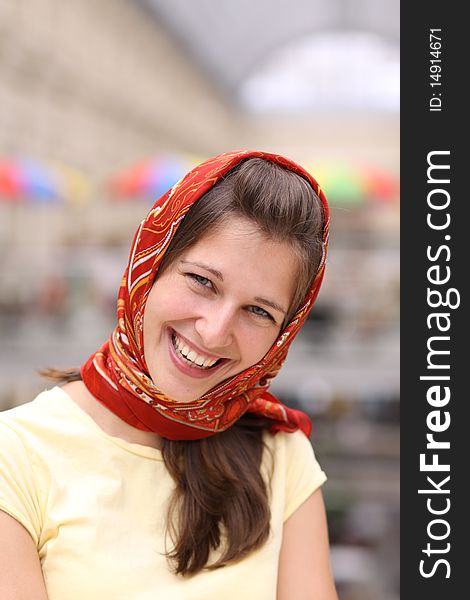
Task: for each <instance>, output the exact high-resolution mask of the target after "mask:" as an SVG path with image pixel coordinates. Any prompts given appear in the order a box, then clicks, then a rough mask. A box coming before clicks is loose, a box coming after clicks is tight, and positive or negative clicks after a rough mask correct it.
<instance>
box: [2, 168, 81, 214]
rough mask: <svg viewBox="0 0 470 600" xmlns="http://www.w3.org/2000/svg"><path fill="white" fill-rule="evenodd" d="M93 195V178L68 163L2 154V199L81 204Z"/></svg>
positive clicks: (16, 201)
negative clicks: (4, 155)
mask: <svg viewBox="0 0 470 600" xmlns="http://www.w3.org/2000/svg"><path fill="white" fill-rule="evenodd" d="M90 195H91V184H90V182H89V180H88V179H87V178H86V177H85V176H84V175H83V174H82V173H80V172H79V171H77V170H76V169H74V168H72V167H70V166H68V165H65V164H63V163H58V162H50V161H41V162H39V161H36V160H33V159H30V158H19V159H18V158H15V159H13V158H8V159H6V158H5V159H2V158H0V199H1V200H6V201H8V202H14V203H18V202H46V203H49V202H52V203H57V202H62V201H66V202H72V203H75V204H80V203H83V202H84V201H86V200H88V199H89V197H90Z"/></svg>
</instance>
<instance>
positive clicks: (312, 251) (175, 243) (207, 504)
mask: <svg viewBox="0 0 470 600" xmlns="http://www.w3.org/2000/svg"><path fill="white" fill-rule="evenodd" d="M233 216H239V217H243V218H246V219H249V220H251V221H252V222H254V223H256V225H257V226H258V227H259V228H260V230H261V231H262V232H264V233H265V234H266V235H267V236H268V237H269V238H270V239H273V240H275V241H279V242H288V243H289V244H290V245H291V246H292V248H293V249H294V250H295V252H296V253H297V256H298V258H299V262H298V269H299V271H298V277H297V289H296V290H295V293H294V297H293V299H292V303H291V307H290V311H289V314H288V317H287V319H286V322H288V321H289V320H290V319H291V317H292V316H293V314H295V312H296V310H297V308H298V307H299V305H300V303H301V302H302V300H303V298H304V297H305V295H306V292H307V290H308V289H309V287H310V285H311V282H312V280H313V278H314V276H315V274H316V272H317V270H318V266H319V264H320V260H321V256H322V232H323V225H324V215H323V209H322V206H321V203H320V200H319V199H318V197H317V196H316V194H315V192H314V191H313V189H312V187H311V186H310V184H309V183H308V182H307V181H306V180H304V179H303V178H302V177H300V176H299V175H297V174H295V173H293V172H292V171H289V170H287V169H284V168H283V167H280V166H279V165H277V164H274V163H271V162H269V161H266V160H263V159H258V158H253V159H248V160H246V161H243V162H242V163H241V164H239V165H237V167H235V168H234V169H232V170H231V171H230V172H229V173H228V174H227V175H226V176H225V177H224V178H223V179H222V180H220V181H219V182H218V183H217V184H216V185H215V186H214V187H213V188H211V189H210V190H209V191H208V192H207V193H206V194H205V195H204V196H203V197H202V198H200V199H199V200H198V201H197V202H196V203H195V204H194V205H193V206H192V207H191V209H190V210H189V212H188V214H187V216H186V217H185V219H184V220H183V222H182V223H181V225H180V226H179V228H178V230H177V232H176V234H175V237H174V238H173V240H172V242H171V244H170V246H169V248H168V250H167V251H166V254H165V256H164V258H163V261H162V263H161V265H160V268H159V271H158V274H159V275H160V274H161V273H162V272H163V271H164V270H165V269H166V268H167V267H168V266H169V265H170V264H171V263H173V262H174V261H175V260H176V259H177V258H178V257H179V256H180V255H181V254H182V252H184V251H185V250H186V249H187V248H189V247H190V246H192V245H193V244H195V243H196V242H197V241H198V240H199V239H200V238H201V237H202V236H203V235H204V234H205V233H206V232H207V231H209V230H210V231H214V229H215V228H217V227H220V226H222V225H223V223H224V222H226V220H227V218H230V217H233ZM42 374H43V375H45V376H48V377H50V378H52V379H54V380H55V381H57V382H61V383H65V382H67V381H74V380H77V379H80V373H79V372H78V371H72V370H71V371H68V372H61V371H59V370H54V369H49V370H48V371H43V372H42ZM268 426H269V422H268V420H261V419H258V418H256V417H253V416H249V415H248V414H247V415H244V416H243V417H242V418H241V419H240V420H239V421H238V422H237V423H235V424H234V425H233V426H232V427H231V428H229V429H227V430H226V431H224V432H221V433H218V434H217V435H214V436H211V437H209V438H206V439H202V440H194V441H172V440H167V439H163V447H162V454H163V459H164V462H165V466H166V467H167V469H168V471H169V473H170V474H171V476H172V478H173V480H174V481H175V489H174V492H173V494H172V497H171V499H170V504H169V509H168V515H167V517H168V518H167V531H168V534H169V536H170V539H171V542H172V544H173V549H172V550H171V551H169V552H168V554H167V556H168V558H169V559H171V560H172V561H173V564H174V571H175V572H176V573H179V574H182V575H190V574H194V573H197V572H198V571H200V570H202V569H204V568H206V569H214V568H218V567H222V566H224V565H225V564H227V563H228V562H230V561H235V560H240V559H241V558H243V557H244V556H246V555H247V554H248V553H250V552H252V551H253V550H255V549H257V548H259V547H260V546H262V545H263V544H264V543H265V541H266V540H267V537H268V535H269V521H270V509H269V498H268V488H267V481H266V479H265V477H263V475H262V473H261V461H262V457H263V449H264V444H263V430H264V429H266V428H267V427H268ZM212 552H215V553H216V554H215V555H216V557H217V558H215V559H214V558H213V556H211V553H212Z"/></svg>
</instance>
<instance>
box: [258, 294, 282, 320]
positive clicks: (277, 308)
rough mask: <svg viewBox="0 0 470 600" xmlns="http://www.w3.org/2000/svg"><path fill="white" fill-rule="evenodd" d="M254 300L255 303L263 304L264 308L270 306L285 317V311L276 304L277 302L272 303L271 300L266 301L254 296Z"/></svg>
mask: <svg viewBox="0 0 470 600" xmlns="http://www.w3.org/2000/svg"><path fill="white" fill-rule="evenodd" d="M254 300H255V301H256V302H259V303H260V304H265V305H266V306H270V307H271V308H274V310H278V311H279V312H281V313H282V314H284V315H287V310H285V309H284V308H282V306H281V305H280V304H278V303H277V302H274V301H273V300H268V299H267V298H260V297H258V296H256V298H254Z"/></svg>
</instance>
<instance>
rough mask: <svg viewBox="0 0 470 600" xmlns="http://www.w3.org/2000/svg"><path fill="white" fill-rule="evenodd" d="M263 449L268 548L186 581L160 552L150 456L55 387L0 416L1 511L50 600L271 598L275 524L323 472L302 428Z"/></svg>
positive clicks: (156, 454) (162, 478)
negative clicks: (30, 547)
mask: <svg viewBox="0 0 470 600" xmlns="http://www.w3.org/2000/svg"><path fill="white" fill-rule="evenodd" d="M266 442H267V444H268V445H269V447H270V448H271V450H272V452H273V455H274V470H273V475H272V483H271V489H272V498H271V534H270V536H269V539H268V541H267V543H266V544H265V545H264V546H263V547H262V548H260V549H259V550H257V551H255V552H253V553H252V554H250V555H249V556H248V557H247V558H245V559H244V560H241V561H239V562H238V563H235V564H232V565H229V566H227V567H223V568H221V569H217V570H215V571H205V572H202V573H199V574H197V575H195V576H193V577H190V578H184V577H181V576H176V575H174V574H172V573H171V571H170V569H169V568H168V563H167V560H166V558H165V556H164V555H163V553H164V552H165V536H164V533H165V522H164V517H165V512H166V511H165V508H164V507H166V505H167V500H168V498H169V495H170V493H171V491H172V489H173V482H172V479H171V477H170V475H169V474H168V472H167V471H166V469H165V466H164V463H163V460H162V457H161V452H160V451H159V450H156V449H155V448H150V447H148V446H142V445H140V444H132V443H129V442H126V441H124V440H122V439H120V438H116V437H113V436H110V435H108V434H106V433H105V432H103V431H102V430H101V429H100V428H99V427H98V425H97V424H96V423H95V422H94V421H93V419H91V417H89V416H88V415H87V414H86V413H85V412H83V411H82V410H81V409H80V408H79V407H78V406H77V405H76V404H75V403H74V401H73V400H72V399H71V398H70V397H69V396H68V395H67V394H66V392H64V391H63V390H62V389H61V388H59V387H55V388H53V389H51V390H46V391H45V392H42V393H41V394H39V396H37V398H36V399H35V400H34V401H32V402H30V403H28V404H24V405H22V406H19V407H16V408H13V409H11V410H8V411H5V412H3V413H0V448H1V452H0V509H2V510H4V511H5V512H7V513H9V514H10V515H12V516H13V517H14V518H15V519H17V520H18V521H19V522H20V523H21V524H22V525H23V526H24V527H25V528H26V529H27V530H28V531H29V533H30V534H31V537H32V538H33V540H34V542H35V544H36V545H37V548H38V553H39V557H40V560H41V564H42V569H43V573H44V578H45V582H46V587H47V592H48V597H49V600H84V599H86V600H98V599H99V600H102V599H103V598H113V600H121V599H122V600H156V599H158V598H164V599H165V600H166V599H170V598H171V600H179V599H181V600H193V599H194V600H196V599H197V600H200V599H204V600H211V599H213V600H220V599H221V598H223V599H224V600H231V599H232V598H233V599H234V600H243V599H247V600H252V599H253V598H256V599H257V600H274V599H275V597H276V579H277V565H278V556H279V549H280V545H281V534H282V526H283V522H284V521H285V520H286V519H287V518H288V517H289V516H290V515H291V514H292V513H293V512H294V511H295V510H296V509H297V508H298V507H299V506H300V505H301V504H302V503H303V502H304V501H305V500H306V499H307V498H308V497H309V496H310V494H312V492H314V491H315V490H316V489H317V488H318V487H319V486H320V485H321V484H322V483H323V482H324V481H325V479H326V476H325V474H324V472H323V471H322V470H321V468H320V466H319V465H318V463H317V461H316V459H315V456H314V453H313V450H312V447H311V445H310V442H309V441H308V440H307V438H306V437H305V436H304V434H303V433H301V432H296V433H292V434H289V433H283V432H280V433H278V434H277V435H275V436H272V435H270V434H266ZM267 454H268V453H266V452H265V456H264V459H263V465H262V469H267V468H268V467H267V461H269V457H268V456H267ZM263 472H264V471H263Z"/></svg>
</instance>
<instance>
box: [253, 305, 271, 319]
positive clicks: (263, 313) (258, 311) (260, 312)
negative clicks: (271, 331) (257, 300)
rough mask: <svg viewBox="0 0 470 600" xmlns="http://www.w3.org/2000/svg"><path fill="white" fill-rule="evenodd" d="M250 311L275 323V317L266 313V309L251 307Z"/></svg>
mask: <svg viewBox="0 0 470 600" xmlns="http://www.w3.org/2000/svg"><path fill="white" fill-rule="evenodd" d="M249 308H250V311H251V312H252V313H253V314H255V315H256V316H258V317H264V318H265V319H270V320H271V321H274V319H273V317H272V316H271V315H270V314H269V313H268V312H267V311H266V310H264V308H261V307H260V306H250V307H249Z"/></svg>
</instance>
